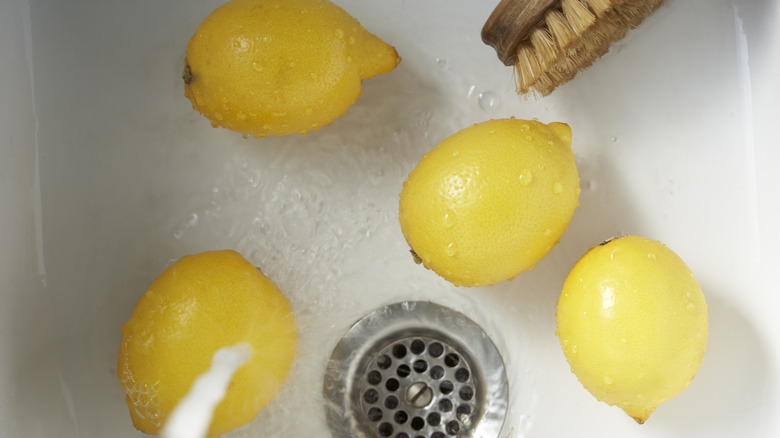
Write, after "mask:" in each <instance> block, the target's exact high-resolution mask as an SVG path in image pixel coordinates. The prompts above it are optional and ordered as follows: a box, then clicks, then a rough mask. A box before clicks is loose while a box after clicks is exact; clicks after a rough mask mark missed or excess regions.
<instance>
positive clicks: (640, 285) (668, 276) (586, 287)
mask: <svg viewBox="0 0 780 438" xmlns="http://www.w3.org/2000/svg"><path fill="white" fill-rule="evenodd" d="M557 320H558V321H557V324H558V330H557V335H558V337H559V338H560V342H561V346H562V347H563V352H564V355H565V356H566V359H567V360H568V362H569V364H570V365H571V370H572V372H574V374H575V375H576V376H577V378H578V379H579V381H580V383H582V385H583V386H584V387H585V389H587V390H588V391H590V393H591V394H593V395H594V396H595V397H596V398H597V399H598V400H600V401H603V402H606V403H608V404H610V405H614V406H618V407H620V408H622V409H623V411H625V412H626V413H627V414H628V415H630V416H631V417H633V418H634V419H635V420H636V421H637V422H638V423H643V422H644V421H645V420H647V418H648V417H649V416H650V414H652V413H653V411H655V409H656V408H657V407H658V406H659V405H661V404H662V403H663V402H665V401H667V400H669V399H671V398H673V397H674V396H676V395H677V394H679V393H680V392H681V391H682V390H683V389H685V388H686V387H688V385H689V384H690V382H691V380H692V379H693V377H694V376H695V375H696V373H697V372H698V369H699V366H700V365H701V363H702V358H703V356H704V352H705V350H706V346H707V304H706V302H705V300H704V295H703V294H702V291H701V287H700V286H699V283H698V282H697V281H696V279H695V278H694V276H693V274H692V273H691V271H690V269H688V267H687V266H686V265H685V263H684V262H683V261H682V260H681V259H680V257H678V256H677V254H675V253H674V252H673V251H672V250H671V249H669V248H668V247H666V246H665V245H663V244H661V243H659V242H656V241H653V240H650V239H646V238H642V237H636V236H625V237H621V238H618V239H613V240H610V241H608V242H606V243H604V244H602V245H600V246H597V247H595V248H592V249H591V250H589V251H588V252H587V253H586V254H585V255H584V256H583V257H582V258H581V259H580V260H579V261H578V262H577V263H576V264H575V266H574V268H573V269H572V270H571V272H570V273H569V275H568V277H567V278H566V282H565V283H564V286H563V291H562V293H561V297H560V300H559V301H558V311H557Z"/></svg>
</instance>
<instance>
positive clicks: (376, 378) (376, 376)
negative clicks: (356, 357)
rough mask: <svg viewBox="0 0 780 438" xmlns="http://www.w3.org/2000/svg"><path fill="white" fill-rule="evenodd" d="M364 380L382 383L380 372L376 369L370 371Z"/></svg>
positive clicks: (375, 383) (374, 383)
mask: <svg viewBox="0 0 780 438" xmlns="http://www.w3.org/2000/svg"><path fill="white" fill-rule="evenodd" d="M366 380H367V381H368V383H370V384H372V385H379V384H380V383H382V373H380V372H379V371H377V370H374V371H371V372H369V373H368V375H367V376H366Z"/></svg>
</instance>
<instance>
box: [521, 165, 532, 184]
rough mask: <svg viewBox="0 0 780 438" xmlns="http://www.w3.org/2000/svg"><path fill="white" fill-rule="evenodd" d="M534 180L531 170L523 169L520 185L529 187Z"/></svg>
mask: <svg viewBox="0 0 780 438" xmlns="http://www.w3.org/2000/svg"><path fill="white" fill-rule="evenodd" d="M533 179H534V174H533V173H531V171H530V170H528V169H523V170H522V171H521V172H520V184H522V185H524V186H527V185H529V184H531V181H533Z"/></svg>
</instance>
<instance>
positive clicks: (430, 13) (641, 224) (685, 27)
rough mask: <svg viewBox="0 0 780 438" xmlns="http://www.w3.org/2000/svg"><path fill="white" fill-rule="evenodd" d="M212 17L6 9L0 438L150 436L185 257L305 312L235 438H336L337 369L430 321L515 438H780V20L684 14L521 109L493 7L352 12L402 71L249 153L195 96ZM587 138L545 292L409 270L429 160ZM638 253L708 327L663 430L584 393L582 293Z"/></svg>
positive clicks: (700, 3) (122, 9) (1, 101)
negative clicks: (605, 268)
mask: <svg viewBox="0 0 780 438" xmlns="http://www.w3.org/2000/svg"><path fill="white" fill-rule="evenodd" d="M221 3H222V1H221V0H201V1H196V2H193V1H184V0H177V1H166V2H159V1H154V0H145V1H134V2H105V1H101V2H94V1H87V0H74V1H70V2H62V1H60V0H10V1H4V2H2V3H0V55H1V56H0V78H2V81H0V134H1V135H0V205H2V209H1V210H0V236H1V239H0V241H1V242H2V246H0V286H2V287H1V288H0V299H2V301H1V303H2V304H0V435H2V436H13V437H26V438H29V437H105V436H112V437H139V436H142V434H141V433H140V432H137V431H136V430H135V429H134V428H133V426H132V424H131V422H130V417H129V415H128V412H127V407H126V405H125V401H124V393H123V392H122V390H121V388H120V386H119V383H118V381H117V379H116V377H115V372H116V369H115V368H116V355H117V349H118V343H119V339H120V337H121V334H120V326H121V324H122V323H123V322H124V321H125V320H126V319H127V318H128V317H129V315H130V312H131V311H132V309H133V306H134V304H135V302H136V301H137V300H138V298H139V297H140V296H141V294H143V292H144V291H145V290H146V287H147V286H148V285H149V284H150V283H151V281H152V280H153V279H154V278H155V277H156V276H157V274H159V272H161V270H162V269H163V268H164V267H165V266H166V264H167V263H168V262H169V261H170V260H172V259H178V258H179V257H181V256H183V255H185V254H190V253H194V252H198V251H203V250H208V249H221V248H230V249H235V250H237V251H239V252H241V253H242V254H243V255H244V256H246V257H247V258H248V259H250V260H251V261H252V262H253V263H255V264H256V265H258V266H260V267H262V269H263V272H265V273H266V274H268V275H269V276H270V277H271V278H272V279H273V280H274V281H275V282H276V283H277V285H278V286H279V287H280V289H281V290H283V291H284V292H285V294H286V295H287V296H288V297H289V298H290V300H291V302H292V304H293V307H294V309H295V312H296V316H297V319H298V323H299V327H300V346H299V355H298V358H297V361H296V363H295V365H294V368H293V371H292V373H291V375H290V378H289V380H288V382H287V384H286V386H285V387H284V389H283V390H282V392H281V393H280V395H279V396H278V398H277V399H276V400H274V402H273V403H272V404H271V405H270V406H269V407H268V408H267V409H265V410H264V411H263V412H262V413H261V414H260V416H259V417H258V418H257V420H256V421H254V422H253V423H251V424H250V425H248V426H247V427H245V428H242V429H240V430H238V431H235V432H233V433H232V434H231V435H230V436H235V437H240V436H247V437H250V436H262V437H272V436H279V437H328V436H329V432H328V431H327V429H326V422H325V415H324V409H323V407H322V400H323V399H322V394H321V392H322V378H323V374H324V367H325V364H326V362H327V360H328V358H329V357H330V353H331V351H332V350H333V348H334V347H335V346H336V344H337V342H338V340H339V339H340V338H341V337H342V336H343V335H344V334H345V333H346V331H347V330H348V328H349V327H350V325H351V324H352V323H353V322H354V321H356V320H358V319H359V318H361V317H362V316H364V315H366V314H368V313H369V312H370V311H372V310H374V309H375V308H377V307H380V306H383V305H386V304H390V303H394V302H399V301H407V300H428V301H433V302H436V303H440V304H444V305H447V306H449V307H451V308H453V309H455V310H458V311H460V312H462V313H464V314H466V315H467V316H469V317H470V318H471V319H473V320H474V321H475V322H476V323H477V324H479V325H480V326H482V327H483V329H485V331H486V332H487V333H488V334H489V335H490V337H491V338H492V339H493V341H494V342H495V344H496V345H497V347H498V349H499V351H500V352H501V355H502V356H503V358H504V361H505V363H506V366H507V379H508V382H509V388H508V389H509V391H508V392H509V414H508V417H507V419H506V422H505V425H504V428H503V432H502V434H501V436H502V437H526V436H527V437H562V436H582V437H604V436H641V437H699V436H700V437H733V436H740V437H770V436H780V417H778V416H777V412H780V406H779V399H778V397H779V396H780V372H779V371H780V365H779V364H780V322H778V321H780V319H778V318H777V315H776V314H777V311H778V310H779V309H780V295H778V293H777V287H776V284H775V279H776V270H777V268H778V266H780V253H779V252H778V248H780V232H778V227H777V224H778V223H780V206H779V203H778V198H779V196H778V191H777V187H779V186H780V173H778V172H777V170H776V169H777V168H778V166H780V153H778V148H777V146H778V142H777V139H776V138H775V137H773V136H772V133H773V132H772V128H774V127H775V125H776V123H777V119H778V117H779V116H780V113H779V112H778V110H777V104H776V102H777V100H778V98H780V86H779V85H778V84H780V58H778V56H777V53H780V31H778V29H780V26H778V25H780V11H779V10H778V5H777V3H776V2H773V1H771V0H752V1H747V0H731V1H717V2H712V1H710V0H669V1H668V2H667V3H666V4H665V5H664V6H662V8H661V9H660V10H659V11H658V12H657V13H656V14H655V15H653V16H652V17H651V18H649V19H648V20H646V21H645V23H644V24H643V25H642V26H641V27H640V28H639V29H637V30H636V31H634V32H632V33H631V34H630V35H629V36H628V37H627V39H626V40H625V41H623V42H621V43H620V44H618V45H617V46H615V47H613V50H612V51H611V52H610V53H609V54H607V55H606V56H605V57H604V58H603V59H601V60H600V61H599V62H597V63H596V64H595V65H594V66H592V67H591V68H590V69H589V70H587V71H585V72H584V73H581V74H580V75H579V76H577V77H576V78H575V80H573V81H572V82H570V83H568V84H566V85H565V86H563V87H561V88H560V89H558V90H557V91H556V92H555V93H553V94H552V95H551V96H549V97H547V98H544V99H541V100H538V101H529V100H523V99H521V98H519V97H517V96H516V95H515V94H514V81H513V78H512V69H511V68H509V67H505V66H504V65H503V64H502V63H501V62H500V61H498V58H497V57H496V55H495V52H494V51H493V50H492V49H491V48H490V47H488V46H486V45H484V44H483V43H482V41H481V39H480V30H481V27H482V24H483V23H484V21H485V19H486V18H487V16H488V15H489V13H490V11H491V10H492V8H493V7H494V6H495V3H497V2H495V1H493V2H470V1H465V0H457V1H455V0H451V1H446V2H444V1H436V2H416V1H393V2H390V1H362V0H338V1H337V3H338V4H339V5H341V6H342V7H344V8H345V9H346V10H347V11H349V12H350V13H351V14H352V15H354V16H355V17H356V18H358V19H359V20H360V21H361V23H362V24H363V25H364V26H365V27H366V28H367V29H369V30H370V31H371V32H373V33H375V34H377V35H378V36H380V37H381V38H383V39H384V40H385V41H387V42H388V43H390V44H392V45H394V46H395V47H396V48H397V49H398V52H399V53H400V54H401V56H402V57H403V61H402V62H401V64H400V65H399V66H398V67H397V69H396V70H394V71H393V72H391V73H388V74H385V75H382V76H379V77H376V78H373V79H371V80H368V81H367V82H365V83H364V88H363V95H362V97H361V98H360V100H359V101H358V103H357V104H356V105H354V106H353V107H352V108H351V109H350V111H349V113H348V114H346V115H345V116H343V117H341V118H340V119H338V120H337V121H336V122H334V123H333V124H332V125H330V126H327V127H325V128H322V129H321V130H320V131H319V132H317V133H311V134H309V135H306V136H298V135H296V136H291V137H285V138H268V139H245V138H243V137H242V136H241V135H239V134H237V133H234V132H231V131H227V130H224V129H214V128H212V127H211V126H210V124H209V122H208V120H206V119H205V118H203V117H202V116H200V115H199V114H198V113H197V112H195V111H193V110H192V108H191V107H190V103H189V101H188V100H187V99H186V98H185V97H184V91H183V85H182V83H181V78H180V73H181V69H182V67H183V57H184V49H185V46H186V43H187V41H188V40H189V38H190V36H191V35H192V33H193V32H194V30H195V28H196V27H197V25H198V24H199V23H200V21H201V20H202V19H203V18H204V17H205V16H206V15H207V14H208V13H209V12H210V11H211V10H213V9H214V8H215V7H217V6H218V5H219V4H221ZM510 116H515V117H518V118H538V119H539V120H541V121H544V122H551V121H562V122H566V123H568V124H570V125H571V127H572V130H573V133H574V143H573V149H574V152H575V155H576V157H577V161H578V166H579V170H580V176H581V179H582V195H581V197H580V204H581V205H580V207H579V208H578V209H577V211H576V213H575V215H574V218H573V220H572V222H571V225H570V227H569V229H568V231H567V232H566V233H565V234H564V236H563V238H562V240H561V242H560V244H559V245H558V246H557V247H556V248H554V249H553V251H552V252H551V253H550V254H549V256H548V257H547V258H545V259H544V260H543V261H542V262H540V263H539V264H538V265H537V266H536V268H535V269H534V270H533V271H529V272H526V273H524V274H521V275H520V276H518V277H517V278H516V279H515V280H514V281H510V282H504V283H500V284H498V285H496V286H492V287H484V288H478V289H466V288H456V287H454V286H452V285H450V284H449V283H447V282H445V281H444V280H442V279H440V278H439V277H437V276H436V275H435V274H433V273H432V272H430V271H427V270H425V269H423V268H422V267H420V266H418V265H416V264H415V263H414V262H413V261H412V258H411V256H410V254H409V253H408V248H407V246H406V243H405V241H404V238H403V236H402V234H401V232H400V227H399V225H398V222H397V208H398V194H399V193H400V190H401V184H402V182H403V181H404V179H405V178H406V175H407V174H408V172H409V171H410V170H411V169H412V168H413V167H414V165H415V164H416V163H417V161H418V160H419V159H420V158H421V156H422V154H423V153H425V152H426V151H428V150H429V149H431V148H433V147H434V146H435V145H436V144H437V143H438V142H439V141H441V140H443V139H444V138H445V137H447V136H449V135H450V134H452V133H454V132H455V131H457V130H458V129H460V128H463V127H466V126H468V125H471V124H473V123H476V122H480V121H484V120H487V119H490V118H499V117H510ZM620 234H638V235H642V236H645V237H650V238H654V239H657V240H660V241H663V242H664V243H666V244H668V245H669V246H670V247H671V248H672V249H673V250H674V251H676V252H677V253H678V254H679V255H680V256H681V257H682V258H683V259H684V260H685V261H686V262H687V263H688V265H689V266H690V268H691V269H692V270H693V272H694V274H695V275H696V277H697V278H698V280H699V282H700V283H701V285H702V288H703V290H704V292H705V295H706V297H707V301H708V304H709V312H710V335H709V344H708V352H707V355H706V356H705V358H704V364H703V365H702V367H701V370H700V372H699V375H698V376H697V377H696V379H694V381H693V383H692V384H691V386H690V387H689V388H688V389H686V390H685V391H684V392H683V393H682V394H681V395H680V396H678V397H676V398H675V399H673V400H671V401H669V402H667V403H666V404H664V405H662V406H661V407H660V408H659V409H658V410H657V411H656V412H655V413H654V414H653V416H652V417H651V418H650V419H649V420H648V422H647V423H645V424H644V425H641V426H640V425H638V424H636V423H635V422H634V421H633V420H632V419H631V418H629V417H628V416H627V415H625V414H623V413H622V412H621V411H620V410H619V409H618V408H615V407H610V406H607V405H606V404H603V403H599V402H597V401H596V400H595V399H594V398H593V397H592V396H591V395H590V394H588V393H587V392H586V391H585V390H584V389H583V388H582V386H581V385H580V384H579V383H578V382H577V380H576V378H575V377H574V375H573V374H572V373H571V372H570V370H569V368H568V365H567V363H566V361H565V359H564V356H563V354H562V351H561V348H560V345H559V343H558V339H557V338H556V337H555V335H554V330H555V315H554V312H555V304H556V301H557V298H558V294H559V292H560V289H561V286H562V284H563V280H564V278H565V276H566V274H567V273H568V271H569V269H570V268H571V267H572V265H573V264H574V262H575V261H576V260H577V259H578V258H579V256H580V255H582V254H583V253H584V252H585V251H586V250H587V249H588V248H590V247H591V246H594V245H596V244H598V243H600V242H601V241H603V240H605V239H607V238H609V237H612V236H615V235H620Z"/></svg>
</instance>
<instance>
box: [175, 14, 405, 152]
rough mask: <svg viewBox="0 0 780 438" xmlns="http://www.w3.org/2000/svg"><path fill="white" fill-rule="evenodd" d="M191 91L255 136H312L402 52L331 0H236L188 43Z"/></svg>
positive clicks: (208, 108)
mask: <svg viewBox="0 0 780 438" xmlns="http://www.w3.org/2000/svg"><path fill="white" fill-rule="evenodd" d="M186 56H187V58H186V66H185V69H184V82H185V87H184V89H185V95H186V96H187V97H188V98H189V99H190V101H192V107H193V108H194V109H196V110H197V111H199V112H200V113H201V114H203V115H204V116H206V117H207V118H208V119H210V120H211V123H212V125H213V126H215V127H216V126H222V127H225V128H228V129H232V130H234V131H238V132H241V133H243V134H245V135H252V136H255V137H265V136H272V135H276V136H281V135H286V134H293V133H302V134H305V133H307V132H309V131H311V130H317V129H318V128H320V127H322V126H324V125H327V124H329V123H331V122H332V121H333V120H335V119H336V118H338V117H339V116H341V115H342V114H344V113H346V112H347V109H348V108H349V107H350V106H351V105H352V104H353V103H355V101H356V100H357V99H358V97H359V96H360V93H361V91H360V87H361V82H362V80H363V79H368V78H370V77H372V76H375V75H377V74H380V73H386V72H389V71H390V70H392V69H394V68H395V66H396V65H397V64H398V62H399V61H400V58H399V57H398V53H397V52H396V50H395V49H394V48H393V47H392V46H390V45H388V44H386V43H385V42H383V41H382V40H381V39H379V38H377V37H376V36H374V35H372V34H371V33H369V32H368V31H366V30H365V29H364V28H363V27H362V26H361V25H360V23H358V21H357V20H355V19H354V18H353V17H352V16H350V15H349V14H348V13H347V12H345V11H344V10H343V9H341V8H339V7H338V6H336V5H335V4H333V3H331V2H330V1H327V0H231V1H229V2H227V3H225V4H224V5H222V6H220V7H219V8H217V9H216V10H214V11H213V12H212V13H211V14H210V15H209V16H208V17H206V19H205V20H204V21H203V22H202V23H201V24H200V26H199V27H198V29H197V30H196V32H195V34H194V35H193V37H192V39H190V41H189V44H188V45H187V53H186Z"/></svg>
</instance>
